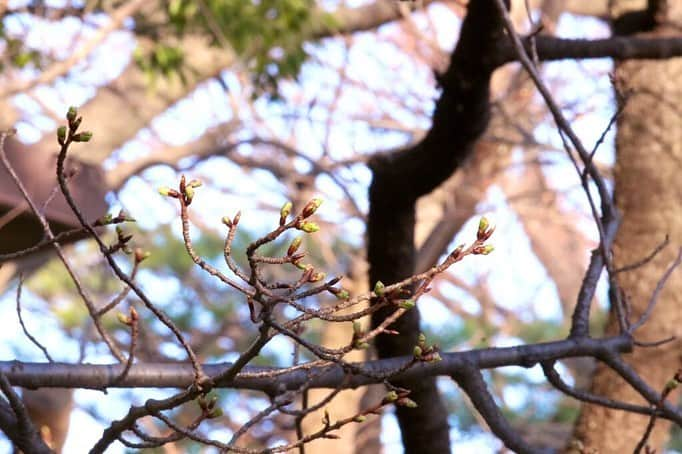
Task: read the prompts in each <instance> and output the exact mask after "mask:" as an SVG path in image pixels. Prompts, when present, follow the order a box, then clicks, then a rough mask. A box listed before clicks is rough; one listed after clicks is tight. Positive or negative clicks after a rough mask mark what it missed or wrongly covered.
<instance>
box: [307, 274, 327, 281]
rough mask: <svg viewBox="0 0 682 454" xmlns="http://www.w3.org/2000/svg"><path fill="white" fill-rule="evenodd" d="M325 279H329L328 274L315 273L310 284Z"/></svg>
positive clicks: (311, 276) (310, 278)
mask: <svg viewBox="0 0 682 454" xmlns="http://www.w3.org/2000/svg"><path fill="white" fill-rule="evenodd" d="M325 277H327V273H323V272H318V273H313V274H311V275H310V277H309V278H308V282H320V281H321V280H322V279H324V278H325Z"/></svg>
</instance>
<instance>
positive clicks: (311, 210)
mask: <svg viewBox="0 0 682 454" xmlns="http://www.w3.org/2000/svg"><path fill="white" fill-rule="evenodd" d="M320 205H322V199H318V198H315V199H312V200H311V201H310V202H308V203H307V204H306V206H305V207H303V212H302V213H301V215H302V216H303V217H304V218H308V217H310V216H312V215H313V214H315V211H317V209H318V208H320Z"/></svg>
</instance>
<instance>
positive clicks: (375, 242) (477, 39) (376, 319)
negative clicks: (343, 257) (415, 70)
mask: <svg viewBox="0 0 682 454" xmlns="http://www.w3.org/2000/svg"><path fill="white" fill-rule="evenodd" d="M503 39H504V36H503V33H502V24H501V22H500V19H499V15H498V13H497V9H496V7H495V3H494V2H493V1H490V0H484V1H483V0H481V1H475V2H471V3H470V4H469V9H468V12H467V15H466V18H465V19H464V22H463V24H462V31H461V34H460V39H459V42H458V44H457V46H456V48H455V50H454V52H453V54H452V57H451V61H450V66H449V68H448V69H447V71H446V72H445V74H443V75H442V77H440V80H439V82H440V84H441V86H442V88H443V92H442V95H441V97H440V99H439V100H438V102H437V104H436V109H435V112H434V115H433V125H432V127H431V130H430V131H429V132H428V134H427V135H426V137H425V138H424V139H423V140H422V141H421V142H420V143H419V144H417V145H416V146H414V147H412V148H407V149H402V150H398V151H395V152H391V153H386V154H380V155H377V156H374V157H373V158H372V160H371V161H370V168H371V170H372V174H373V179H372V184H371V186H370V190H369V200H370V210H369V222H368V260H369V263H370V276H369V279H370V284H371V286H372V287H373V286H374V284H375V283H376V282H377V281H379V280H380V281H382V282H384V283H385V284H390V283H394V282H397V281H399V280H401V279H404V278H407V277H409V276H411V275H412V274H413V273H414V271H415V246H414V227H415V205H416V202H417V199H418V198H419V197H421V196H423V195H425V194H428V193H429V192H430V191H432V190H433V189H435V188H436V187H437V186H438V185H439V184H441V183H442V182H443V181H445V179H447V178H448V177H449V176H450V175H451V174H452V173H453V172H454V171H455V170H456V169H457V168H458V167H459V166H460V165H461V164H462V163H463V162H464V160H465V159H466V158H467V157H468V156H469V155H470V153H471V151H472V149H473V145H474V144H475V142H476V140H477V139H478V138H479V137H480V136H481V134H482V133H483V132H484V131H485V129H486V126H487V124H488V120H489V117H490V106H489V85H490V77H491V75H492V72H493V70H494V68H495V62H496V61H499V60H498V59H497V58H498V55H497V49H499V44H500V43H501V42H502V40H503ZM392 312H393V309H391V308H385V309H382V310H380V311H377V312H375V313H374V314H373V320H372V324H373V326H377V325H378V324H380V323H381V321H383V320H384V319H385V318H386V317H387V316H389V315H390V314H391V313H392ZM390 328H391V329H393V330H396V331H398V332H399V334H398V335H387V334H382V335H380V336H379V337H378V338H377V340H376V348H377V352H378V354H379V357H380V358H388V357H393V356H401V355H409V354H411V352H412V350H413V348H414V346H415V345H416V344H417V337H418V334H419V313H418V311H416V310H413V311H409V312H408V313H406V314H405V315H404V316H403V317H401V318H400V319H399V320H398V321H396V322H395V323H394V324H393V325H391V326H390ZM395 384H396V385H398V386H401V387H404V388H407V389H410V390H411V394H410V397H411V398H412V399H413V400H414V401H415V402H417V404H418V407H417V408H414V409H410V408H406V407H398V408H397V410H396V411H397V417H398V422H399V424H400V428H401V432H402V439H403V445H404V447H405V451H406V452H407V453H412V452H434V453H435V452H449V450H450V439H449V427H448V423H447V412H446V410H445V407H444V405H443V403H442V401H441V398H440V396H439V393H438V389H437V387H436V381H435V379H433V378H430V379H424V380H415V381H404V382H396V383H395Z"/></svg>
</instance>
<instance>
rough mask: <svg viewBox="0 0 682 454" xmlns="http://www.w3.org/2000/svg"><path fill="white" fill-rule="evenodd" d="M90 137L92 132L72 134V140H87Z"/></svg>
mask: <svg viewBox="0 0 682 454" xmlns="http://www.w3.org/2000/svg"><path fill="white" fill-rule="evenodd" d="M90 139H92V132H90V131H83V132H80V133H78V134H75V135H74V136H73V141H74V142H89V141H90Z"/></svg>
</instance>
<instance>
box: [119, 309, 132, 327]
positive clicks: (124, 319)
mask: <svg viewBox="0 0 682 454" xmlns="http://www.w3.org/2000/svg"><path fill="white" fill-rule="evenodd" d="M116 318H118V321H119V322H121V323H123V324H124V325H130V323H131V320H130V318H129V317H128V316H127V315H125V314H124V313H122V312H117V313H116Z"/></svg>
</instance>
